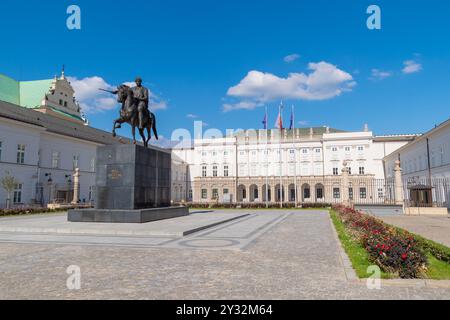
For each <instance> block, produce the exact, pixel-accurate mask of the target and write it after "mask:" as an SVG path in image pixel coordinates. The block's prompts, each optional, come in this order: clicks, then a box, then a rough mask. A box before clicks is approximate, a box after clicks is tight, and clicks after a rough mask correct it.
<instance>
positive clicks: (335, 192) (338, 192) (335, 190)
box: [333, 188, 341, 199]
mask: <svg viewBox="0 0 450 320" xmlns="http://www.w3.org/2000/svg"><path fill="white" fill-rule="evenodd" d="M333 198H334V199H340V198H341V189H339V188H333Z"/></svg>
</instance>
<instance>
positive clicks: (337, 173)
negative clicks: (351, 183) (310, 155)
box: [333, 168, 339, 176]
mask: <svg viewBox="0 0 450 320" xmlns="http://www.w3.org/2000/svg"><path fill="white" fill-rule="evenodd" d="M333 175H334V176H338V175H339V168H333Z"/></svg>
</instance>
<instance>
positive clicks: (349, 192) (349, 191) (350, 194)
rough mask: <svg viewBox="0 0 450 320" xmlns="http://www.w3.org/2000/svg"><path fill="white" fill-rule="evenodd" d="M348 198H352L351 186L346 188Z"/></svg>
mask: <svg viewBox="0 0 450 320" xmlns="http://www.w3.org/2000/svg"><path fill="white" fill-rule="evenodd" d="M348 198H349V199H350V200H353V188H351V187H350V188H348Z"/></svg>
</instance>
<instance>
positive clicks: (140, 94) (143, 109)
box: [131, 77, 149, 130]
mask: <svg viewBox="0 0 450 320" xmlns="http://www.w3.org/2000/svg"><path fill="white" fill-rule="evenodd" d="M135 82H136V87H134V88H131V90H132V91H133V94H134V98H135V99H136V100H137V101H138V113H139V114H138V118H139V129H141V130H142V129H144V117H145V116H146V115H147V114H149V112H148V102H149V94H148V89H147V88H145V87H143V86H142V79H141V78H140V77H137V78H136V80H135Z"/></svg>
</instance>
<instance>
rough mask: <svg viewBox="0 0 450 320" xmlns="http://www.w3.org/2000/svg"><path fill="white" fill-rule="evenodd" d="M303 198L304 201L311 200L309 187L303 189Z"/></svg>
mask: <svg viewBox="0 0 450 320" xmlns="http://www.w3.org/2000/svg"><path fill="white" fill-rule="evenodd" d="M303 198H304V199H309V198H311V189H310V188H309V187H306V188H305V189H303Z"/></svg>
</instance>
